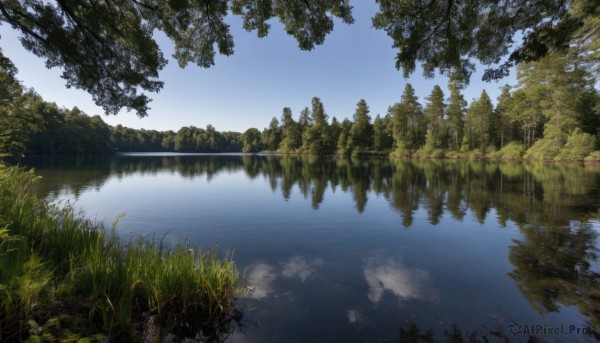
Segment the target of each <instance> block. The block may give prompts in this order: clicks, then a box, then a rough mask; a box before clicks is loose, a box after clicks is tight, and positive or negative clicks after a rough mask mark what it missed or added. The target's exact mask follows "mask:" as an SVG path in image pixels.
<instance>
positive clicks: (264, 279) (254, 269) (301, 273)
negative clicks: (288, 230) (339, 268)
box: [246, 255, 325, 299]
mask: <svg viewBox="0 0 600 343" xmlns="http://www.w3.org/2000/svg"><path fill="white" fill-rule="evenodd" d="M324 263H325V262H324V261H323V259H321V258H306V257H302V256H298V255H296V256H293V257H291V258H289V259H288V260H287V261H284V262H281V263H280V269H279V268H277V267H274V266H272V265H270V264H267V263H255V264H252V265H250V266H248V267H246V281H247V283H248V291H249V294H248V296H249V297H251V298H255V299H262V298H264V297H267V296H269V295H273V293H274V287H273V282H274V281H275V279H276V278H277V277H278V276H280V275H281V276H283V277H285V278H294V277H298V278H299V279H300V280H301V281H302V282H303V283H304V282H306V280H307V279H309V278H310V277H311V276H313V275H314V273H315V272H316V270H317V269H318V268H320V267H321V266H322V265H323V264H324Z"/></svg>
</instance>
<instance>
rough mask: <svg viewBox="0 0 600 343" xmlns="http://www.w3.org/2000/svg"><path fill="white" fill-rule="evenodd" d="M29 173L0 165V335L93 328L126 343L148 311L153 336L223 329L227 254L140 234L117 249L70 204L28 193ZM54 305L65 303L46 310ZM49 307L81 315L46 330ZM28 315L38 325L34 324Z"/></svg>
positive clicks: (230, 290) (232, 281) (229, 282)
mask: <svg viewBox="0 0 600 343" xmlns="http://www.w3.org/2000/svg"><path fill="white" fill-rule="evenodd" d="M34 180H35V176H34V175H33V173H32V172H23V171H22V170H19V169H18V168H16V167H10V168H9V167H5V166H2V165H0V219H1V220H2V221H3V224H4V225H6V227H5V228H3V229H2V230H1V235H0V236H1V239H0V294H1V296H0V322H1V323H3V325H1V326H0V335H1V337H2V338H3V339H7V340H8V341H11V340H21V339H24V338H27V336H29V335H30V334H33V336H32V337H31V339H32V340H33V341H39V340H40V339H41V341H44V340H45V339H52V337H54V338H59V337H60V338H61V339H83V338H82V337H83V336H81V335H84V334H85V335H87V334H89V337H88V338H89V339H94V338H93V337H96V338H98V337H100V336H98V335H97V334H103V335H106V336H107V337H109V339H112V338H116V337H117V336H121V337H122V338H123V339H125V340H130V339H131V338H133V337H134V336H135V335H136V333H135V330H134V324H135V322H136V321H140V320H145V319H143V318H144V316H156V317H157V318H158V322H157V329H158V330H159V333H160V335H166V334H168V333H171V332H173V333H177V334H180V335H182V336H187V337H189V336H191V337H193V336H195V334H196V333H197V332H199V331H202V332H203V333H204V334H205V335H207V336H210V335H215V334H219V333H220V330H223V329H224V326H223V325H224V324H225V321H226V319H227V318H228V316H230V315H231V312H232V311H233V301H234V298H235V296H236V294H235V287H236V283H237V277H238V274H237V271H236V269H235V266H234V264H233V262H231V256H227V257H226V258H225V259H224V260H222V259H220V258H219V257H218V255H217V254H216V253H215V252H201V251H196V250H194V249H184V248H183V247H179V248H177V249H175V250H165V249H162V248H157V247H155V246H154V244H153V242H144V241H138V242H136V243H134V244H132V245H130V246H128V247H126V246H123V245H122V244H121V242H120V241H119V239H118V238H117V237H116V236H115V235H114V233H107V232H106V231H105V230H104V229H103V227H102V226H100V225H97V224H94V223H92V222H90V221H88V220H85V219H82V218H79V217H77V216H76V215H75V214H74V213H73V210H72V209H70V208H57V207H54V206H52V205H49V204H48V203H47V202H45V201H44V200H40V199H37V198H36V197H34V196H33V195H32V193H31V186H32V183H33V182H34ZM56 303H59V304H61V303H62V304H68V305H65V306H64V308H59V309H56V308H53V307H54V305H53V304H56ZM57 311H58V313H61V311H64V312H65V314H66V315H67V317H68V316H70V315H73V316H75V317H78V318H80V321H81V322H80V323H78V324H77V323H75V324H73V325H75V327H72V328H70V327H69V325H65V326H64V327H63V329H61V330H59V331H60V332H55V331H53V330H51V327H48V323H51V322H52V321H53V320H54V319H52V318H50V317H48V316H49V315H51V314H52V313H57ZM145 313H146V314H145ZM59 318H62V319H57V320H60V321H62V322H63V324H66V323H68V322H71V319H64V318H63V316H59ZM84 318H87V319H84ZM54 321H56V320H54ZM37 322H40V323H46V324H45V325H44V326H43V327H42V328H38V329H36V325H37V324H36V323H37ZM54 326H55V327H60V324H57V325H54ZM30 328H31V329H32V330H31V331H29V329H30ZM68 330H84V331H86V332H85V333H81V332H80V333H78V334H73V333H72V331H68ZM88 331H89V332H88ZM36 332H37V333H36ZM80 334H81V335H80ZM69 337H70V338H69ZM126 337H129V338H126Z"/></svg>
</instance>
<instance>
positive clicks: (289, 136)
mask: <svg viewBox="0 0 600 343" xmlns="http://www.w3.org/2000/svg"><path fill="white" fill-rule="evenodd" d="M281 123H282V124H283V126H282V135H283V138H282V140H281V145H280V150H281V151H282V152H295V151H296V150H298V149H299V148H300V147H301V146H302V128H301V127H300V124H299V123H296V122H295V121H294V118H293V117H292V110H291V109H290V108H289V107H285V108H284V109H283V114H282V115H281Z"/></svg>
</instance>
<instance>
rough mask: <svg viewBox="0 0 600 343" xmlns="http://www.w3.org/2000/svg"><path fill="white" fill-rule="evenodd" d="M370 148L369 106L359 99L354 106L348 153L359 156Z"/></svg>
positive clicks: (371, 128)
mask: <svg viewBox="0 0 600 343" xmlns="http://www.w3.org/2000/svg"><path fill="white" fill-rule="evenodd" d="M372 148H373V126H372V125H371V117H370V116H369V106H367V102H366V101H365V100H364V99H360V101H359V102H358V104H356V112H354V124H352V127H351V128H350V135H349V137H348V151H349V152H352V153H358V154H360V153H362V152H364V151H365V150H369V149H372Z"/></svg>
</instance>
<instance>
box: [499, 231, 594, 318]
mask: <svg viewBox="0 0 600 343" xmlns="http://www.w3.org/2000/svg"><path fill="white" fill-rule="evenodd" d="M521 232H522V233H523V235H524V237H525V239H523V240H515V241H514V243H515V245H513V246H512V247H510V257H509V259H510V262H511V264H512V265H513V266H514V269H513V271H511V272H510V273H509V275H510V277H511V278H512V279H513V280H515V282H516V285H517V287H518V289H519V290H520V291H521V293H522V294H523V295H524V296H525V297H526V298H527V299H528V300H529V302H530V304H531V307H532V308H533V309H535V310H536V311H537V312H539V313H548V312H558V311H559V310H560V308H561V306H560V305H562V306H573V305H574V306H577V308H578V309H579V311H580V312H581V313H582V314H583V315H585V316H587V317H588V318H589V320H590V321H591V326H592V327H595V328H600V274H598V273H596V272H593V271H591V270H590V266H591V263H593V262H594V261H596V260H597V258H598V257H597V254H596V253H597V251H598V249H597V248H596V246H595V243H596V239H597V237H598V233H597V232H596V231H594V229H592V227H591V225H589V224H583V223H573V225H572V227H556V226H549V227H548V226H540V225H529V226H524V227H522V228H521Z"/></svg>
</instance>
